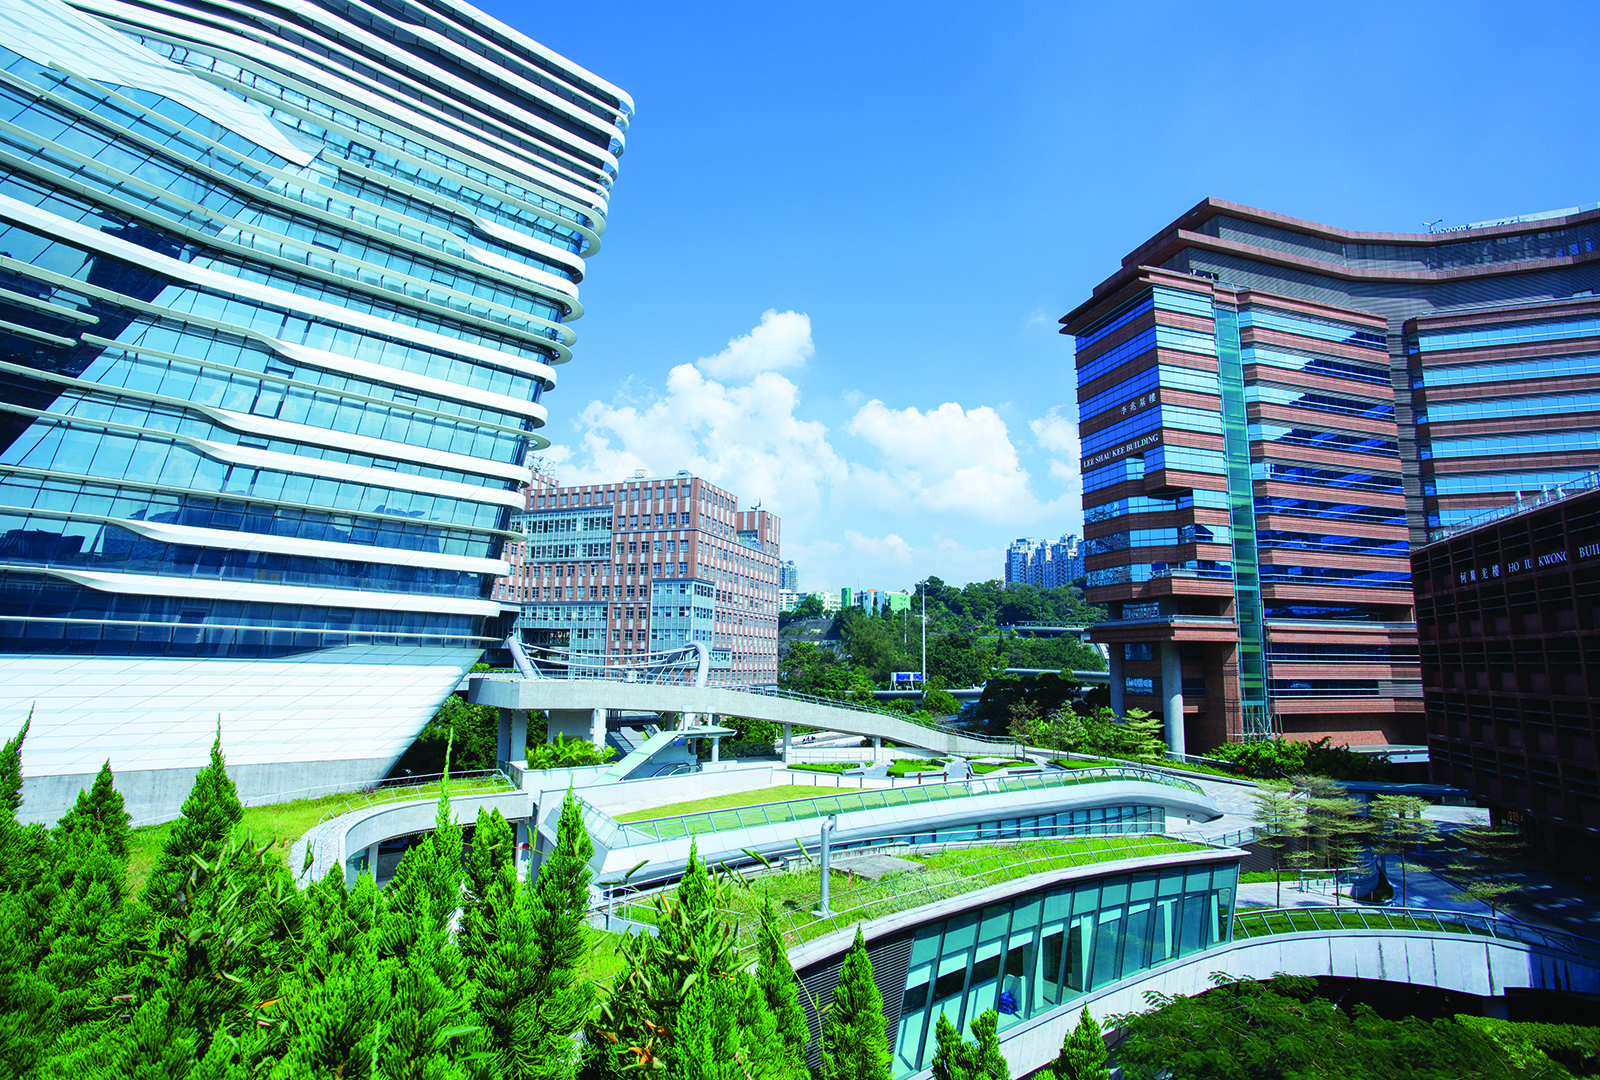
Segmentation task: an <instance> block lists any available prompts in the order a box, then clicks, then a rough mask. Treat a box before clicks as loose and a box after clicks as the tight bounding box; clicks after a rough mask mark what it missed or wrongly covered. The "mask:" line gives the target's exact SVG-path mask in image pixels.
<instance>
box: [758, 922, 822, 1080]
mask: <svg viewBox="0 0 1600 1080" xmlns="http://www.w3.org/2000/svg"><path fill="white" fill-rule="evenodd" d="M756 980H757V982H758V984H759V985H760V988H761V994H762V997H763V998H764V999H765V1000H766V1004H767V1010H768V1011H769V1012H770V1013H771V1014H772V1021H773V1026H774V1028H775V1029H776V1032H777V1037H778V1042H779V1046H780V1048H781V1049H782V1052H783V1058H784V1060H785V1061H786V1062H787V1063H789V1066H790V1067H791V1068H792V1072H791V1075H793V1076H796V1077H801V1078H803V1077H805V1076H806V1075H807V1071H806V1048H807V1047H809V1046H810V1045H811V1029H810V1028H808V1027H807V1026H806V1012H805V1009H804V1008H802V1007H801V1005H800V986H799V980H797V979H796V978H795V974H794V968H793V967H791V966H790V964H789V951H788V950H787V949H785V948H784V947H783V938H782V937H781V936H780V935H779V933H778V927H777V920H776V918H775V916H774V915H773V911H772V903H771V901H767V902H766V903H764V904H763V905H762V908H761V959H760V962H759V963H758V964H757V965H756Z"/></svg>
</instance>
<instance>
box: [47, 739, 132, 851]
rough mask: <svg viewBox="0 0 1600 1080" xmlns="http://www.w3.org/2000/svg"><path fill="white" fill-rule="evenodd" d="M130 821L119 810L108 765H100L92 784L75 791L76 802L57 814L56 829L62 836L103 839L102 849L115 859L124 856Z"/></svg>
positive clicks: (122, 810) (129, 817)
mask: <svg viewBox="0 0 1600 1080" xmlns="http://www.w3.org/2000/svg"><path fill="white" fill-rule="evenodd" d="M132 820H133V818H132V816H131V815H129V813H128V812H127V811H126V810H124V809H123V805H122V792H120V791H118V790H117V788H116V785H115V783H114V782H113V779H112V776H111V762H110V761H107V762H106V763H105V764H104V765H102V766H100V772H99V773H98V774H97V775H96V776H95V778H94V784H93V785H92V786H91V787H90V788H89V789H88V790H86V791H84V790H80V791H79V792H78V801H77V802H76V803H75V804H74V805H73V807H72V809H70V810H68V811H67V812H66V813H65V814H63V815H61V820H60V821H58V822H56V830H57V831H58V832H59V833H62V834H69V833H75V832H82V831H92V832H96V833H99V834H100V835H101V836H103V837H105V841H106V847H107V848H108V849H109V850H110V852H111V854H112V855H113V856H115V857H116V858H118V859H125V858H127V855H128V838H129V835H130V830H129V828H128V823H129V822H130V821H132Z"/></svg>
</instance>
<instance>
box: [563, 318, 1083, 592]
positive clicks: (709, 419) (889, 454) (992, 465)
mask: <svg viewBox="0 0 1600 1080" xmlns="http://www.w3.org/2000/svg"><path fill="white" fill-rule="evenodd" d="M811 354H812V344H811V324H810V319H809V318H808V317H807V316H805V315H801V314H796V313H795V312H792V311H790V312H784V313H782V314H779V313H777V311H776V309H774V310H771V311H768V312H767V313H766V314H764V315H763V316H762V319H761V324H760V325H759V326H756V327H755V328H753V329H752V330H751V331H750V333H748V334H745V335H743V336H740V337H736V338H734V339H733V340H732V341H731V342H730V343H729V346H728V348H727V349H726V350H724V351H722V352H720V353H718V354H717V355H716V356H714V357H710V358H704V359H700V360H697V361H695V362H694V363H687V364H679V365H677V366H676V367H673V368H671V370H670V371H668V372H667V375H666V381H665V384H664V385H663V386H662V387H661V388H660V389H643V390H641V389H639V388H638V387H637V386H636V385H635V384H634V383H633V382H632V380H631V379H630V380H628V381H627V382H625V383H623V384H622V385H621V386H620V387H619V388H618V392H617V394H616V395H615V396H614V397H613V398H612V399H611V400H610V401H600V400H594V401H590V402H589V403H588V405H586V406H585V407H584V408H582V409H581V410H579V411H578V412H577V413H576V414H572V413H567V414H566V415H567V416H569V417H570V420H569V423H570V424H571V435H570V436H569V437H568V438H566V439H564V440H561V441H560V442H558V444H557V445H554V446H551V447H550V448H549V449H548V450H546V451H545V452H544V455H543V456H544V459H545V461H546V462H547V463H549V464H550V465H551V466H552V469H553V472H554V473H555V475H557V476H558V477H559V478H560V479H561V480H562V481H563V482H564V483H573V484H576V483H605V482H613V481H617V480H621V479H624V478H626V477H628V476H630V475H632V473H633V472H634V470H636V469H643V470H645V472H646V473H647V474H649V475H652V476H660V475H666V474H671V473H673V472H675V471H677V470H679V469H687V470H689V471H690V472H692V473H694V474H695V475H697V476H701V477H704V478H706V479H708V480H710V481H712V482H713V483H716V484H718V485H720V486H722V487H724V488H727V489H728V490H730V491H732V492H734V493H736V494H737V496H738V497H739V500H740V503H741V505H742V506H745V507H748V506H751V505H753V504H754V503H755V502H756V501H757V500H760V501H761V503H762V505H763V506H764V507H765V508H766V509H769V510H771V511H773V512H774V513H776V514H778V515H779V516H780V517H781V518H782V519H783V536H784V540H783V555H784V557H785V558H792V559H794V560H795V561H796V563H797V564H798V565H799V567H800V573H801V586H802V587H803V588H805V589H808V590H818V589H823V588H838V587H840V586H843V585H849V586H852V587H856V586H860V587H865V588H891V589H893V588H907V587H909V586H910V585H911V584H912V583H914V582H915V581H917V580H918V579H919V578H922V577H925V576H927V575H928V574H937V575H938V576H939V577H941V578H944V579H945V580H946V581H950V582H955V583H961V582H965V581H971V580H988V579H990V578H994V577H997V576H999V574H1000V572H1001V567H1002V558H1003V552H1004V545H1005V543H1006V542H1007V541H1008V540H1009V539H1010V538H1012V537H1014V536H1021V535H1025V534H1034V533H1037V532H1039V531H1041V530H1043V531H1044V532H1052V531H1054V532H1060V531H1065V530H1067V529H1069V528H1072V527H1073V525H1072V520H1071V519H1072V518H1074V517H1075V516H1076V509H1077V506H1076V502H1077V500H1076V497H1075V495H1074V494H1073V493H1074V492H1075V491H1076V488H1077V445H1078V443H1077V428H1076V425H1075V424H1074V423H1073V422H1072V420H1071V419H1070V418H1069V417H1067V416H1062V415H1060V413H1059V412H1057V411H1056V410H1051V412H1050V413H1048V414H1046V415H1045V416H1043V417H1040V418H1039V419H1037V420H1034V421H1033V422H1032V423H1030V424H1029V429H1030V430H1031V433H1032V437H1033V441H1032V443H1031V444H1030V443H1028V442H1023V443H1022V444H1021V445H1020V446H1019V444H1017V443H1015V442H1013V440H1012V437H1011V432H1010V431H1009V430H1008V428H1007V425H1006V422H1005V420H1004V419H1003V418H1002V417H1001V415H1000V413H999V412H998V411H997V410H996V409H995V408H994V407H991V406H988V405H978V406H974V407H970V408H968V407H963V406H962V405H961V404H960V403H959V402H954V401H951V402H946V403H944V404H942V405H939V406H938V407H937V408H932V409H928V410H926V411H924V410H922V409H919V408H916V407H906V408H894V407H892V406H890V405H888V404H885V403H884V402H883V401H882V400H879V399H876V398H874V399H871V400H869V401H867V402H866V403H865V404H862V405H859V407H857V408H855V411H854V414H853V415H852V416H851V418H850V420H849V421H848V422H847V423H846V424H845V425H844V428H843V430H842V431H838V432H830V431H829V429H828V428H827V427H826V426H825V425H824V424H822V423H821V422H819V421H816V420H808V419H805V418H804V416H803V409H802V404H803V403H802V397H801V390H800V387H799V386H797V385H796V383H795V382H793V381H791V380H790V378H789V377H787V376H785V375H783V374H780V373H779V372H778V371H777V370H775V369H777V368H795V367H799V366H801V365H803V364H804V362H805V360H806V359H807V358H808V357H810V356H811ZM644 374H646V375H649V374H651V373H644ZM842 393H843V394H844V395H845V400H846V401H850V402H851V404H853V405H854V404H856V402H857V401H859V400H860V397H859V395H857V396H856V397H855V400H852V399H851V396H850V395H851V394H852V393H853V392H852V391H849V390H845V391H842ZM835 400H837V399H835ZM550 434H551V436H552V437H558V433H557V432H553V431H552V432H550ZM1023 452H1027V453H1029V454H1034V453H1036V452H1037V453H1040V454H1044V455H1048V459H1049V461H1050V465H1049V469H1050V474H1051V476H1052V477H1058V478H1060V479H1065V480H1068V481H1069V483H1068V485H1067V487H1068V492H1067V493H1066V494H1063V495H1061V496H1059V497H1058V498H1055V499H1053V500H1050V501H1044V500H1041V499H1040V498H1039V497H1038V495H1037V494H1036V493H1035V491H1034V490H1033V479H1032V476H1031V474H1030V473H1029V470H1028V468H1027V467H1026V466H1025V464H1024V461H1023V457H1022V453H1023ZM1030 460H1032V459H1030ZM1040 464H1041V465H1042V464H1043V462H1042V461H1041V462H1040ZM1068 464H1070V471H1069V472H1059V471H1058V469H1066V468H1067V466H1068ZM1051 486H1052V487H1055V488H1059V485H1058V484H1054V483H1053V484H1051ZM1069 499H1070V501H1071V503H1072V505H1071V506H1068V502H1069Z"/></svg>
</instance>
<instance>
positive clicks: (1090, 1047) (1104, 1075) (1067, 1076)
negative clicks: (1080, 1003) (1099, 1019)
mask: <svg viewBox="0 0 1600 1080" xmlns="http://www.w3.org/2000/svg"><path fill="white" fill-rule="evenodd" d="M1050 1068H1051V1070H1052V1071H1053V1072H1054V1073H1055V1075H1056V1080H1108V1078H1109V1077H1110V1076H1111V1072H1110V1070H1108V1069H1107V1068H1106V1041H1105V1039H1104V1038H1102V1037H1101V1035H1100V1025H1099V1024H1097V1023H1095V1021H1094V1017H1092V1016H1090V1015H1089V1009H1088V1006H1085V1007H1084V1010H1083V1014H1082V1015H1081V1016H1079V1017H1078V1026H1077V1027H1075V1028H1073V1029H1072V1033H1071V1034H1070V1035H1068V1036H1067V1037H1066V1038H1065V1039H1064V1040H1062V1043H1061V1054H1060V1056H1058V1057H1057V1058H1056V1060H1055V1062H1054V1063H1053V1064H1052V1065H1051V1066H1050Z"/></svg>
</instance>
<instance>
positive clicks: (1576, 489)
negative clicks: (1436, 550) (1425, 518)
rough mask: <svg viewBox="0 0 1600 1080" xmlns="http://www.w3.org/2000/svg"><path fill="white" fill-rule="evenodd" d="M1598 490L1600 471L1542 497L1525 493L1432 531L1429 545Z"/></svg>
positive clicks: (1545, 492)
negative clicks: (1524, 512)
mask: <svg viewBox="0 0 1600 1080" xmlns="http://www.w3.org/2000/svg"><path fill="white" fill-rule="evenodd" d="M1597 487H1600V471H1597V472H1591V473H1585V474H1584V475H1583V476H1580V477H1578V478H1577V479H1575V480H1563V481H1562V482H1561V483H1559V484H1556V485H1555V486H1554V488H1549V487H1546V488H1544V489H1543V490H1541V491H1540V492H1539V494H1537V495H1531V496H1529V497H1528V498H1526V499H1524V498H1523V497H1522V493H1521V492H1518V493H1517V501H1516V502H1514V503H1506V504H1505V505H1504V506H1496V507H1494V508H1492V509H1489V510H1485V511H1483V512H1482V513H1480V514H1474V515H1473V516H1472V517H1469V518H1462V519H1461V520H1460V521H1458V522H1456V523H1455V524H1454V525H1446V526H1443V527H1442V528H1437V529H1429V530H1428V543H1430V544H1436V543H1438V542H1439V541H1441V540H1448V539H1449V538H1450V537H1452V536H1458V535H1460V534H1461V533H1464V532H1471V531H1472V530H1473V529H1481V528H1483V527H1484V526H1485V525H1488V524H1489V523H1491V522H1494V521H1499V520H1500V519H1501V518H1508V517H1513V516H1515V515H1517V514H1520V513H1522V512H1523V511H1524V510H1533V509H1535V508H1537V507H1540V506H1549V505H1550V504H1551V503H1555V502H1561V501H1562V500H1563V499H1567V498H1570V497H1571V496H1573V495H1581V494H1583V493H1584V492H1585V491H1592V490H1593V489H1594V488H1597Z"/></svg>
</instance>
